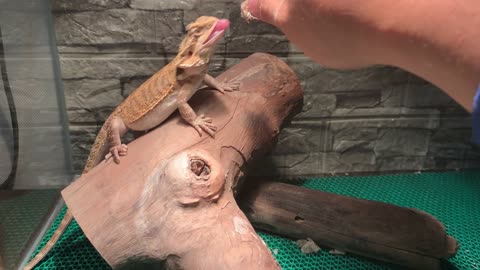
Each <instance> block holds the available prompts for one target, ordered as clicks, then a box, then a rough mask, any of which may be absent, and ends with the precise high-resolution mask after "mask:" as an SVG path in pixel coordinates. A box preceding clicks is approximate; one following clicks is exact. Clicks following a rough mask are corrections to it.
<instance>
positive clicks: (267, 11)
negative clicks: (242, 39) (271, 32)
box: [242, 0, 288, 26]
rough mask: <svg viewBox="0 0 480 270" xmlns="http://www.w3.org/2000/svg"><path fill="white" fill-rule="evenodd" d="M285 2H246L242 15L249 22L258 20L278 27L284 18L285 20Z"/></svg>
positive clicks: (267, 0)
mask: <svg viewBox="0 0 480 270" xmlns="http://www.w3.org/2000/svg"><path fill="white" fill-rule="evenodd" d="M285 2H288V1H285V0H245V1H244V2H243V3H242V14H243V16H245V17H246V19H247V21H248V20H252V19H258V20H261V21H265V22H267V23H270V24H273V25H276V26H278V24H279V22H280V21H281V19H282V18H285V16H284V14H282V12H284V8H285V6H284V4H285Z"/></svg>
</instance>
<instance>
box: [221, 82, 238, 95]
mask: <svg viewBox="0 0 480 270" xmlns="http://www.w3.org/2000/svg"><path fill="white" fill-rule="evenodd" d="M215 88H216V89H215V90H217V91H218V92H220V93H222V95H224V94H225V92H233V91H238V90H239V88H240V83H239V82H235V81H233V82H220V83H218V85H217V86H216V87H215Z"/></svg>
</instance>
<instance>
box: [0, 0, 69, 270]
mask: <svg viewBox="0 0 480 270" xmlns="http://www.w3.org/2000/svg"><path fill="white" fill-rule="evenodd" d="M53 33H54V27H53V20H52V19H51V8H50V2H49V1H47V0H0V71H1V73H0V269H8V270H10V269H17V268H18V267H19V266H20V265H21V264H22V262H24V261H25V258H26V257H28V254H30V253H31V251H32V249H33V248H34V247H35V246H36V243H37V242H38V239H39V236H41V235H42V231H44V229H45V228H46V227H47V226H46V224H48V223H49V220H50V217H51V216H54V212H55V211H52V210H53V209H57V208H55V206H56V205H57V204H56V202H57V201H58V200H57V199H58V198H59V188H60V187H62V186H65V185H67V184H68V183H69V182H70V181H71V180H72V179H73V174H72V169H71V162H70V159H71V155H70V145H69V140H68V132H67V131H68V127H67V125H66V121H65V119H66V118H65V117H64V114H65V107H64V100H65V98H64V97H63V90H62V85H61V83H60V81H59V77H60V74H59V72H60V71H59V70H60V69H59V66H58V57H57V53H56V43H55V37H54V34H53Z"/></svg>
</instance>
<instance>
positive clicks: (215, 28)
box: [179, 16, 230, 68]
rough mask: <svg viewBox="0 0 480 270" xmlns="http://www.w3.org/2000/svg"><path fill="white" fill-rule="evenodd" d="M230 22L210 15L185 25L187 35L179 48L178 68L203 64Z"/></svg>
mask: <svg viewBox="0 0 480 270" xmlns="http://www.w3.org/2000/svg"><path fill="white" fill-rule="evenodd" d="M229 26H230V22H229V21H228V20H227V19H218V18H215V17H210V16H201V17H199V18H198V19H196V20H195V21H194V22H192V23H190V24H189V25H188V26H187V27H186V30H187V35H186V37H185V38H184V39H183V41H182V43H181V44H180V48H179V56H180V58H181V63H180V64H179V67H180V68H190V67H191V68H195V67H199V66H205V65H207V64H208V62H209V61H210V57H211V56H212V54H213V52H214V51H215V48H216V45H217V43H218V41H219V40H220V39H221V38H222V36H223V35H224V33H225V31H226V30H227V28H228V27H229Z"/></svg>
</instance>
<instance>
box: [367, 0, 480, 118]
mask: <svg viewBox="0 0 480 270" xmlns="http://www.w3.org/2000/svg"><path fill="white" fill-rule="evenodd" d="M467 1H470V0H467ZM475 8H476V9H477V11H476V12H477V13H478V12H480V6H479V5H478V4H476V3H474V2H470V3H469V4H466V5H464V6H460V5H458V3H457V2H453V1H443V0H439V1H437V2H435V4H434V5H432V4H431V3H428V2H424V1H415V2H413V1H401V2H400V3H396V4H395V5H393V6H391V7H390V8H387V9H384V12H383V13H382V14H379V16H377V18H379V20H378V22H377V24H376V28H377V29H378V30H377V31H378V32H379V35H380V36H382V37H383V45H382V50H383V53H382V56H384V57H383V59H381V60H382V62H383V63H384V64H387V65H393V66H397V67H400V68H403V69H405V70H408V71H410V72H412V73H414V74H416V75H418V76H420V77H422V78H424V79H426V80H427V81H430V82H431V83H433V84H435V85H436V86H437V87H439V88H441V89H442V90H444V91H445V92H446V93H447V94H448V95H450V96H451V97H452V98H453V99H455V100H456V101H457V102H458V103H459V104H460V105H462V106H463V107H464V108H465V109H466V110H467V111H470V112H471V110H472V104H473V98H474V96H475V93H476V91H477V87H478V84H479V83H480V50H479V49H478V43H479V42H480V33H479V31H478V29H480V20H478V19H476V16H465V14H466V13H468V12H472V11H471V10H470V9H475Z"/></svg>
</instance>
